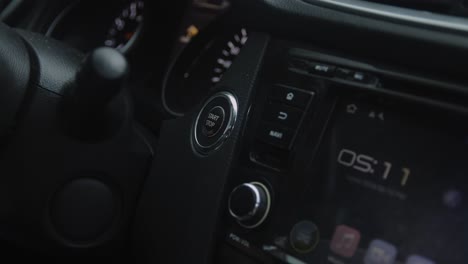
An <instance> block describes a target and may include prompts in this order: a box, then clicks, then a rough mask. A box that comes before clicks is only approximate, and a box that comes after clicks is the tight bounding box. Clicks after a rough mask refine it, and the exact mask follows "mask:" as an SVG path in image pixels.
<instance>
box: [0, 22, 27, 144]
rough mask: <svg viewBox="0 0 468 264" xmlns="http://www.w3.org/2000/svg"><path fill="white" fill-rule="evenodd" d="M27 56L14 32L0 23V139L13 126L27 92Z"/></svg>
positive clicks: (24, 47) (21, 42)
mask: <svg viewBox="0 0 468 264" xmlns="http://www.w3.org/2000/svg"><path fill="white" fill-rule="evenodd" d="M29 77H30V62H29V54H28V50H27V49H26V46H25V45H24V43H23V41H22V40H21V38H20V37H19V36H17V34H15V32H14V31H13V30H12V29H10V28H8V27H7V26H6V25H4V24H2V23H0V138H1V137H2V136H3V135H4V134H5V133H7V132H9V130H11V129H12V126H13V125H14V123H15V121H16V119H17V114H18V111H19V110H20V108H21V105H22V103H23V100H24V97H25V95H26V92H27V88H28V84H29Z"/></svg>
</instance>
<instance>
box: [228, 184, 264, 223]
mask: <svg viewBox="0 0 468 264" xmlns="http://www.w3.org/2000/svg"><path fill="white" fill-rule="evenodd" d="M270 207H271V197H270V192H269V191H268V188H267V187H266V186H265V185H263V184H262V183H259V182H252V183H244V184H242V185H239V186H237V187H236V188H234V190H233V191H232V192H231V195H230V196H229V213H230V214H231V216H232V217H234V218H235V219H236V220H237V222H238V223H239V224H240V225H241V226H243V227H246V228H255V227H257V226H259V225H261V224H262V223H263V222H264V221H265V219H266V218H267V216H268V213H269V212H270Z"/></svg>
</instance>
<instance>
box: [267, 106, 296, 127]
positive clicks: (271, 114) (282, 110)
mask: <svg viewBox="0 0 468 264" xmlns="http://www.w3.org/2000/svg"><path fill="white" fill-rule="evenodd" d="M302 114H303V112H302V111H300V110H297V109H295V108H293V107H290V106H287V105H284V104H279V103H273V102H271V103H269V104H268V106H267V107H266V109H265V113H264V115H263V119H264V120H265V121H270V122H273V123H276V124H281V125H284V126H286V127H288V128H291V129H297V127H298V126H299V123H300V121H301V118H302Z"/></svg>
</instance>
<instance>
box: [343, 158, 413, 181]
mask: <svg viewBox="0 0 468 264" xmlns="http://www.w3.org/2000/svg"><path fill="white" fill-rule="evenodd" d="M337 161H338V163H339V164H340V165H342V166H344V167H347V168H351V169H354V170H356V171H359V172H361V173H364V174H370V175H375V176H378V177H379V178H380V179H381V180H383V181H387V180H390V179H391V178H392V176H391V174H392V172H394V171H395V170H394V168H393V167H394V166H393V164H392V163H391V162H388V161H379V160H377V159H375V158H373V157H371V156H368V155H365V154H359V153H357V152H355V151H352V150H349V149H342V150H341V151H340V153H339V154H338V159H337ZM379 166H383V167H379ZM380 168H383V172H382V173H377V171H381V169H380ZM399 171H400V173H399V174H398V176H395V177H400V179H399V184H400V186H401V187H405V186H406V185H407V184H408V181H409V178H410V176H411V169H410V168H406V167H402V168H400V170H399Z"/></svg>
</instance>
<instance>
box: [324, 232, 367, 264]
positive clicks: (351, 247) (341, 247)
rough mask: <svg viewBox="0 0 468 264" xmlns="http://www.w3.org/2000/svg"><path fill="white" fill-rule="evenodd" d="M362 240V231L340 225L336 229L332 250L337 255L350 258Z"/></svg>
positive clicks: (331, 245)
mask: <svg viewBox="0 0 468 264" xmlns="http://www.w3.org/2000/svg"><path fill="white" fill-rule="evenodd" d="M360 240H361V233H359V231H357V230H356V229H353V228H351V227H348V226H345V225H340V226H338V227H337V228H336V229H335V234H334V235H333V239H332V241H331V244H330V250H331V251H332V252H333V253H335V254H337V255H340V256H342V257H346V258H350V257H352V256H354V253H355V252H356V250H357V248H358V245H359V241H360Z"/></svg>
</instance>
